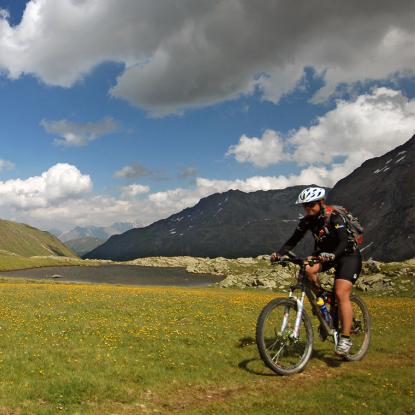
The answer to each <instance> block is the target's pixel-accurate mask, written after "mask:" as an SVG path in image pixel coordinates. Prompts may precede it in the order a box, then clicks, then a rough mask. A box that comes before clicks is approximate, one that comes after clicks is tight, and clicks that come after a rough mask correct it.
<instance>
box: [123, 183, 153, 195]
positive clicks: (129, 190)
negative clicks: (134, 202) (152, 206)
mask: <svg viewBox="0 0 415 415" xmlns="http://www.w3.org/2000/svg"><path fill="white" fill-rule="evenodd" d="M149 191H150V187H149V186H144V185H142V184H137V183H136V184H130V185H128V186H122V187H121V195H122V197H124V198H129V197H135V196H138V195H141V194H143V193H148V192H149Z"/></svg>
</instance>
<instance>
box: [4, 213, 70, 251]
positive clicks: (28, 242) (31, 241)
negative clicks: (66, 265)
mask: <svg viewBox="0 0 415 415" xmlns="http://www.w3.org/2000/svg"><path fill="white" fill-rule="evenodd" d="M0 250H3V251H7V252H12V253H15V254H17V255H21V256H25V257H30V256H35V255H42V256H49V255H54V256H67V257H75V256H76V255H75V254H74V253H73V252H72V251H71V250H70V249H69V248H68V247H67V246H65V245H64V244H63V243H62V242H60V241H59V240H58V239H57V238H56V237H55V236H53V235H51V234H50V233H48V232H44V231H41V230H39V229H36V228H33V227H32V226H29V225H25V224H23V223H16V222H11V221H8V220H2V219H0Z"/></svg>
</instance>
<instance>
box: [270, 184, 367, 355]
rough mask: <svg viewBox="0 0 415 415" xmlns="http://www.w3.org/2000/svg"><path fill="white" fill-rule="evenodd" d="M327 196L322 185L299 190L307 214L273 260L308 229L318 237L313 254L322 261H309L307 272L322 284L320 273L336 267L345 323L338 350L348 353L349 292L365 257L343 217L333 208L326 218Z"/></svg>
mask: <svg viewBox="0 0 415 415" xmlns="http://www.w3.org/2000/svg"><path fill="white" fill-rule="evenodd" d="M325 196H326V191H325V189H323V188H320V187H308V188H306V189H304V190H303V191H302V192H301V193H300V194H299V196H298V199H297V201H296V204H302V205H303V207H304V210H305V212H306V215H305V216H304V217H303V218H302V219H300V221H299V223H298V226H297V228H296V229H295V231H294V233H293V235H292V236H291V238H290V239H288V241H287V242H286V243H285V244H284V245H283V246H282V247H281V248H280V249H279V250H278V251H277V252H275V253H273V254H272V255H271V262H275V261H277V260H279V259H280V257H281V256H283V255H285V254H286V253H287V252H288V251H290V250H291V249H293V248H294V247H295V246H296V245H297V244H298V242H299V241H300V240H301V239H302V238H303V237H304V235H305V233H306V232H307V231H308V230H310V231H311V233H312V234H313V237H314V240H315V245H314V252H313V256H317V257H319V259H320V261H321V263H318V264H314V265H313V266H309V265H307V266H306V274H307V277H308V279H309V280H310V281H312V282H313V283H314V284H315V286H316V287H318V288H319V287H320V280H319V278H318V276H317V273H318V272H320V271H327V270H328V269H330V268H332V267H335V281H334V293H335V295H336V299H337V303H338V306H339V310H340V319H341V323H342V333H341V337H340V340H339V342H338V343H337V347H336V354H338V355H346V354H348V352H349V351H350V349H351V347H352V341H351V340H350V330H351V327H352V320H353V309H352V304H351V302H350V293H351V291H352V287H353V284H354V283H355V282H356V280H357V278H358V277H359V274H360V271H361V269H362V257H361V254H360V251H359V248H358V246H357V244H356V243H355V242H354V240H353V239H352V238H350V236H349V235H350V234H349V232H348V229H347V223H346V220H345V219H344V217H343V216H342V215H340V214H339V213H337V212H335V211H332V213H331V214H330V216H329V219H327V216H326V214H327V212H326V208H327V205H326V203H325Z"/></svg>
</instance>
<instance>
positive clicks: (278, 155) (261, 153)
mask: <svg viewBox="0 0 415 415" xmlns="http://www.w3.org/2000/svg"><path fill="white" fill-rule="evenodd" d="M226 155H227V156H231V155H234V156H235V158H236V160H238V161H239V162H241V163H252V164H254V165H255V166H257V167H268V166H270V165H272V164H276V163H278V162H280V161H281V160H283V159H284V143H283V140H282V138H281V137H280V136H279V135H278V133H277V132H275V131H273V130H266V131H265V132H264V134H263V135H262V137H261V138H257V137H252V138H249V137H247V136H246V135H243V136H242V137H241V138H240V139H239V143H238V144H236V145H233V146H230V147H229V149H228V151H227V153H226Z"/></svg>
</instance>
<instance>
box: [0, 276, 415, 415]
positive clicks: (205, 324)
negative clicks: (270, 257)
mask: <svg viewBox="0 0 415 415" xmlns="http://www.w3.org/2000/svg"><path fill="white" fill-rule="evenodd" d="M274 296H275V294H270V293H266V292H263V291H258V290H257V291H250V290H248V291H236V290H220V289H211V288H203V289H202V288H195V289H179V288H158V287H151V288H149V287H113V286H104V285H69V284H61V283H60V284H59V283H55V284H52V283H43V284H38V283H19V282H3V283H0V297H1V299H2V301H1V302H0V327H1V328H0V332H1V336H0V371H1V378H0V414H12V413H19V414H21V415H24V414H34V413H35V414H56V413H63V414H75V413H77V414H86V415H88V414H100V415H101V414H110V413H111V414H115V413H116V414H120V415H127V414H131V415H132V414H147V413H160V414H175V413H180V414H235V415H236V414H238V415H239V414H241V413H246V414H258V415H259V414H261V415H266V414H275V413H292V414H297V413H298V414H304V413H310V414H313V413H322V412H324V413H331V412H333V411H335V412H336V414H410V413H413V410H414V404H413V389H412V386H413V383H414V380H415V379H414V373H415V371H414V361H415V359H414V357H415V346H414V345H415V338H414V337H415V336H414V332H413V330H412V329H411V327H412V328H413V314H412V313H411V311H410V310H412V309H413V308H414V306H415V300H414V299H411V298H370V297H366V301H367V303H368V304H369V308H370V310H371V313H372V320H373V326H374V330H373V342H372V345H371V349H370V352H369V354H368V356H366V358H365V359H364V360H363V361H361V362H356V363H345V362H342V361H341V360H340V359H338V358H337V357H335V356H334V355H333V352H332V350H331V347H330V346H331V344H329V343H321V342H320V341H318V340H316V342H315V353H314V356H313V359H312V360H311V362H310V364H309V366H308V367H307V368H306V371H305V372H304V373H303V374H300V375H296V376H292V377H288V378H287V377H285V378H282V377H278V376H276V375H274V374H273V373H272V372H270V371H269V370H268V369H266V368H265V367H264V365H263V364H262V362H261V361H260V360H259V358H258V353H257V350H256V346H255V344H254V341H253V339H254V333H255V323H256V318H257V316H258V313H259V311H260V310H261V308H262V307H263V306H264V305H265V304H266V302H268V301H269V300H270V299H271V298H273V297H274Z"/></svg>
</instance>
